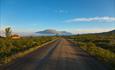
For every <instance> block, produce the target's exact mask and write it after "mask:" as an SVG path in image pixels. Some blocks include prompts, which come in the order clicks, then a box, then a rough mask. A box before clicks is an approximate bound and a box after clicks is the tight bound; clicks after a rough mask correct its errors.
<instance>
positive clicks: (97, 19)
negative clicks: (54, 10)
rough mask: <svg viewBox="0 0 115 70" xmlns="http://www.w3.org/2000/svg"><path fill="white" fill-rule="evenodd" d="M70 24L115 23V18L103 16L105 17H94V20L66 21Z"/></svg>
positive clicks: (77, 19) (76, 19) (75, 19)
mask: <svg viewBox="0 0 115 70" xmlns="http://www.w3.org/2000/svg"><path fill="white" fill-rule="evenodd" d="M66 22H68V23H73V22H74V23H75V22H115V17H110V16H103V17H92V18H74V19H70V20H66Z"/></svg>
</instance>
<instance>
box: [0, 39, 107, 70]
mask: <svg viewBox="0 0 115 70" xmlns="http://www.w3.org/2000/svg"><path fill="white" fill-rule="evenodd" d="M0 70H109V69H108V68H107V67H105V65H103V64H102V63H100V62H99V61H98V60H96V59H94V58H93V57H91V56H89V55H88V54H87V53H86V52H84V51H83V50H81V49H80V48H79V47H76V46H75V45H74V44H73V43H71V42H69V41H67V40H66V39H63V38H61V39H59V40H57V41H55V42H53V43H51V44H48V45H46V46H44V47H42V48H40V49H38V50H37V51H34V52H32V53H31V54H29V55H27V56H25V57H23V58H20V59H18V60H16V61H14V62H12V63H10V64H8V65H6V66H3V67H1V69H0Z"/></svg>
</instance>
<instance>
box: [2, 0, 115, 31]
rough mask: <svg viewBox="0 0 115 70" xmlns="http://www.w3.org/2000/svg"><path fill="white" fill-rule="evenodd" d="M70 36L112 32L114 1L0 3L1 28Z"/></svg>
mask: <svg viewBox="0 0 115 70" xmlns="http://www.w3.org/2000/svg"><path fill="white" fill-rule="evenodd" d="M6 27H11V28H12V30H13V31H14V32H36V31H40V30H45V29H56V30H60V31H61V30H66V31H70V32H72V33H91V32H104V31H109V30H112V29H115V0H0V29H1V30H4V29H5V28H6Z"/></svg>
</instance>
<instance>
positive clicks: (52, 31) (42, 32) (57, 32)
mask: <svg viewBox="0 0 115 70" xmlns="http://www.w3.org/2000/svg"><path fill="white" fill-rule="evenodd" d="M36 33H37V34H43V35H72V33H70V32H66V31H57V30H54V29H47V30H43V31H38V32H36Z"/></svg>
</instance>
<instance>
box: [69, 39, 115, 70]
mask: <svg viewBox="0 0 115 70" xmlns="http://www.w3.org/2000/svg"><path fill="white" fill-rule="evenodd" d="M70 41H72V42H73V43H75V44H76V45H77V46H79V47H80V48H81V49H83V50H84V51H86V52H87V53H89V54H90V55H92V56H94V57H96V58H97V59H98V60H99V61H101V62H102V63H104V64H107V65H109V66H110V70H115V53H114V52H112V51H110V50H107V49H103V48H101V47H97V46H96V45H95V44H94V43H92V42H82V41H76V40H75V39H70Z"/></svg>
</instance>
